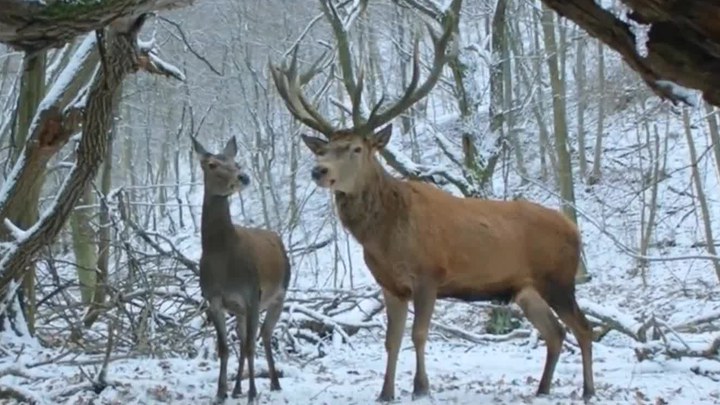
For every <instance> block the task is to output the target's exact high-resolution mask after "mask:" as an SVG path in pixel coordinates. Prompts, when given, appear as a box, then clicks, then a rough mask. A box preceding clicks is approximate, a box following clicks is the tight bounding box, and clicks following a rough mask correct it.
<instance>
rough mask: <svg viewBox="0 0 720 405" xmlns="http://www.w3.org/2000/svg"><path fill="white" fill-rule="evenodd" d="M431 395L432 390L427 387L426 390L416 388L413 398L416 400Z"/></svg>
mask: <svg viewBox="0 0 720 405" xmlns="http://www.w3.org/2000/svg"><path fill="white" fill-rule="evenodd" d="M429 395H430V391H428V390H427V389H425V390H416V391H413V393H412V399H413V401H415V400H418V399H422V398H425V397H427V396H429Z"/></svg>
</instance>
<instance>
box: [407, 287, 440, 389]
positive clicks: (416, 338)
mask: <svg viewBox="0 0 720 405" xmlns="http://www.w3.org/2000/svg"><path fill="white" fill-rule="evenodd" d="M436 297H437V292H436V290H435V289H434V288H433V287H432V285H430V284H427V283H425V282H420V283H418V285H417V286H416V287H415V289H414V291H413V309H414V310H415V319H414V321H413V328H412V340H413V345H414V346H415V363H416V369H415V380H414V381H413V399H417V398H422V397H424V396H426V395H428V394H429V392H430V383H429V382H428V376H427V372H426V371H425V343H426V342H427V337H428V331H429V330H430V319H431V318H432V314H433V310H434V308H435V300H436Z"/></svg>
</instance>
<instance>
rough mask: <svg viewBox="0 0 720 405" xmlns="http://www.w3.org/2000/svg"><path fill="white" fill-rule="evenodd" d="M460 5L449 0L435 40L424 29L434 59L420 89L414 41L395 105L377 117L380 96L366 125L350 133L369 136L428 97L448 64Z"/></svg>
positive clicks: (457, 0) (418, 55)
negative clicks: (404, 84) (407, 76)
mask: <svg viewBox="0 0 720 405" xmlns="http://www.w3.org/2000/svg"><path fill="white" fill-rule="evenodd" d="M461 4H462V0H453V2H452V3H451V4H450V7H449V8H448V11H447V12H446V15H445V18H444V21H443V33H442V35H440V36H439V37H438V35H437V34H436V33H435V32H434V31H433V29H432V27H431V26H430V25H429V24H428V25H427V27H428V30H429V31H430V36H431V39H432V42H433V48H434V51H435V56H434V58H433V66H432V68H431V70H430V73H429V75H428V77H427V78H426V79H425V81H424V82H423V83H422V85H420V87H418V83H419V82H420V52H419V38H418V37H416V38H415V42H414V44H413V48H414V49H413V63H412V66H413V67H412V77H411V79H410V83H409V85H408V87H407V88H406V89H405V92H404V93H403V95H402V97H400V99H399V100H398V101H397V102H396V103H395V104H393V105H392V106H390V107H388V108H386V109H385V110H384V111H382V112H380V113H378V111H379V110H380V105H381V104H382V101H383V99H384V96H383V99H381V100H380V102H379V103H378V104H376V105H375V107H373V109H372V112H371V113H370V116H369V117H368V120H367V122H366V123H365V124H363V125H360V126H356V127H355V128H353V129H352V131H353V132H355V133H359V134H365V135H367V134H370V133H371V132H372V131H373V130H374V129H375V128H377V127H379V126H381V125H383V124H385V123H387V122H389V121H390V120H392V119H393V118H395V117H396V116H398V115H400V114H401V113H402V112H403V111H405V110H406V109H408V108H410V107H411V106H412V105H413V104H415V103H416V102H418V101H419V100H421V99H422V98H423V97H425V96H427V94H428V93H430V90H432V89H433V87H435V84H436V83H437V82H438V80H439V79H440V75H441V74H442V70H443V68H444V67H445V64H446V63H447V61H448V56H447V55H446V51H447V48H448V44H449V43H450V39H451V38H452V35H453V33H454V32H455V31H456V29H457V24H458V21H459V13H460V6H461Z"/></svg>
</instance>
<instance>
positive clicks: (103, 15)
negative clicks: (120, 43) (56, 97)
mask: <svg viewBox="0 0 720 405" xmlns="http://www.w3.org/2000/svg"><path fill="white" fill-rule="evenodd" d="M193 2H194V0H98V1H73V2H68V1H58V0H46V1H26V0H0V10H3V11H2V13H0V42H2V43H5V44H7V45H10V46H11V47H13V48H16V49H19V50H23V51H26V52H30V53H32V52H39V51H42V50H45V49H48V48H59V47H61V46H63V45H64V44H65V43H66V42H68V41H70V40H71V39H73V38H75V37H76V36H79V35H82V34H85V33H88V32H91V31H95V30H98V29H101V28H103V27H105V26H107V25H108V24H113V23H114V22H116V21H118V20H121V19H126V20H133V21H135V20H136V19H137V17H138V16H140V15H143V14H145V13H148V12H151V11H155V10H169V9H174V8H180V7H185V6H187V5H190V4H192V3H193ZM122 24H123V23H122V22H120V24H119V26H122ZM130 30H131V31H132V30H133V29H132V27H130Z"/></svg>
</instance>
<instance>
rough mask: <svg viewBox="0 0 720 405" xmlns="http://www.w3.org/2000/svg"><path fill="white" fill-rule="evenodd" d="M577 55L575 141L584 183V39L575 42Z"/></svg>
mask: <svg viewBox="0 0 720 405" xmlns="http://www.w3.org/2000/svg"><path fill="white" fill-rule="evenodd" d="M576 49H577V55H575V57H576V63H575V91H576V97H577V141H578V158H579V161H578V163H579V164H580V180H581V181H585V177H586V176H587V175H588V164H587V156H586V155H585V109H586V108H587V100H586V96H585V37H584V36H580V38H578V40H577V48H576Z"/></svg>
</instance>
